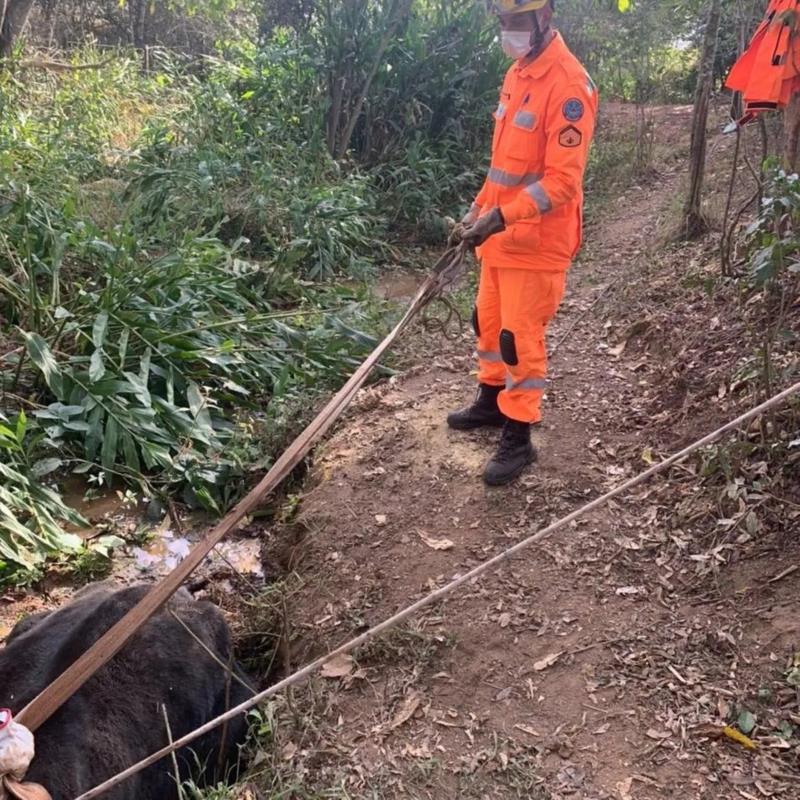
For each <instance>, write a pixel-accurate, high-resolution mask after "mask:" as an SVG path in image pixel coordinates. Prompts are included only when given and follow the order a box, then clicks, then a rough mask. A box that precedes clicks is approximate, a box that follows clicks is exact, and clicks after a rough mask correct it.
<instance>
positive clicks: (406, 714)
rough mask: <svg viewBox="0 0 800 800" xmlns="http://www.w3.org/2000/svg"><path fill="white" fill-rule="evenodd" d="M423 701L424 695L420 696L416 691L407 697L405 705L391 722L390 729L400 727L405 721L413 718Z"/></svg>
mask: <svg viewBox="0 0 800 800" xmlns="http://www.w3.org/2000/svg"><path fill="white" fill-rule="evenodd" d="M421 702H422V697H420V695H418V694H417V693H416V692H414V693H413V694H410V695H409V696H408V697H406V699H405V701H404V702H403V705H402V706H401V707H400V709H399V710H398V712H397V713H396V714H395V715H394V719H393V720H392V721H391V723H390V724H389V730H392V731H393V730H394V729H395V728H399V727H400V726H401V725H405V723H406V722H408V721H409V720H410V719H411V717H413V716H414V714H415V713H416V711H417V709H418V708H419V704H420V703H421Z"/></svg>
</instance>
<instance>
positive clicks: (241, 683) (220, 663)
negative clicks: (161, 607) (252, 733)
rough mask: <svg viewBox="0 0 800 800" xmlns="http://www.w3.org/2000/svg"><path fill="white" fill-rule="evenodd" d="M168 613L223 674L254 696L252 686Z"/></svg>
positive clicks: (171, 611) (177, 617)
mask: <svg viewBox="0 0 800 800" xmlns="http://www.w3.org/2000/svg"><path fill="white" fill-rule="evenodd" d="M169 613H170V614H172V616H173V617H175V619H176V620H177V621H178V622H179V623H180V624H181V626H182V627H183V629H184V630H185V631H186V633H188V634H189V636H191V637H192V639H194V640H195V642H197V644H199V645H200V647H202V648H203V650H205V651H206V653H207V654H208V655H209V657H210V658H212V659H213V660H214V661H215V662H216V663H217V664H218V665H219V666H220V667H222V669H223V671H224V672H227V673H228V674H229V675H230V677H232V678H233V679H234V680H235V681H236V682H237V683H238V684H239V685H240V686H243V687H244V688H245V689H247V691H248V692H250V694H251V695H255V691H254V690H253V687H252V686H248V685H247V683H246V682H245V681H243V680H242V679H241V678H240V677H239V676H238V675H237V674H236V672H235V670H233V669H231V668H230V667H228V666H227V665H226V664H225V662H224V661H223V660H222V659H221V658H220V657H219V656H218V655H217V654H216V653H215V652H214V651H213V650H211V648H210V647H209V646H208V645H207V644H206V643H205V642H204V641H203V640H202V639H201V638H200V637H199V636H198V635H197V634H196V633H195V632H194V631H193V630H192V629H191V628H190V627H189V626H188V625H187V624H186V623H185V622H184V621H183V620H182V619H181V618H180V617H179V616H178V615H177V614H176V613H175V611H173V610H172V609H170V610H169Z"/></svg>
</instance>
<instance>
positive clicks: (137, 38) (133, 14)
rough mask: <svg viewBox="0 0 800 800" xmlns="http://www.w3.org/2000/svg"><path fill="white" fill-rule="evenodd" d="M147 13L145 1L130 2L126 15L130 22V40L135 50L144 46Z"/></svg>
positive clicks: (135, 0) (133, 0)
mask: <svg viewBox="0 0 800 800" xmlns="http://www.w3.org/2000/svg"><path fill="white" fill-rule="evenodd" d="M146 13H147V0H130V2H129V3H128V14H129V16H130V20H131V40H132V41H133V46H134V47H135V48H136V49H137V50H141V49H142V48H143V47H144V45H145V37H144V22H145V14H146Z"/></svg>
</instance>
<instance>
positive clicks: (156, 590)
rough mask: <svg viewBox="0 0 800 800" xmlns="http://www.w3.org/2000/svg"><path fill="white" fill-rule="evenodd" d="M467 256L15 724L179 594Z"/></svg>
mask: <svg viewBox="0 0 800 800" xmlns="http://www.w3.org/2000/svg"><path fill="white" fill-rule="evenodd" d="M466 254H467V247H466V245H465V244H463V243H461V244H457V245H452V244H451V246H450V247H448V248H447V250H446V251H445V252H444V254H443V255H442V257H441V258H440V259H439V261H438V262H437V263H436V264H435V265H434V267H433V270H432V271H431V273H430V274H429V275H428V277H427V278H426V279H425V281H424V282H423V284H422V286H420V288H419V290H418V291H417V294H416V295H415V297H414V299H413V300H412V301H411V304H410V305H409V306H408V308H407V309H406V311H405V313H404V314H403V316H402V317H401V319H400V321H399V322H398V323H397V324H396V325H395V327H394V328H393V329H392V330H391V331H390V333H389V334H388V335H387V336H386V338H385V339H384V340H383V341H382V342H381V343H380V344H379V345H378V346H377V347H376V348H375V349H374V350H373V351H372V352H371V353H370V354H369V356H367V358H366V360H365V361H364V362H363V363H362V364H361V365H360V366H359V368H358V369H357V370H356V371H355V373H354V374H353V375H352V377H351V378H350V379H349V380H348V381H347V383H345V385H344V386H343V387H342V388H341V389H340V390H339V391H338V392H337V393H336V394H335V395H334V396H333V398H332V399H331V400H329V401H328V403H327V404H326V405H325V407H324V408H323V409H322V411H320V412H319V414H317V416H316V417H315V418H314V419H313V420H312V421H311V423H310V424H309V425H308V426H307V427H306V429H305V430H304V431H303V432H302V433H301V434H300V435H299V436H298V437H297V438H296V439H295V440H294V441H293V442H292V443H291V444H290V445H289V447H288V448H287V449H286V450H285V451H284V452H283V453H282V454H281V456H280V457H279V458H278V460H277V461H276V462H275V463H274V464H273V466H272V468H271V469H270V470H269V471H268V472H267V474H266V475H265V476H264V477H263V478H262V479H261V481H260V482H259V483H258V485H257V486H255V488H253V489H252V490H251V491H250V492H249V493H248V494H247V495H246V496H245V497H244V498H243V499H242V500H240V501H239V503H238V504H237V505H236V506H235V507H234V508H233V509H231V511H229V512H228V514H227V515H226V516H225V517H224V518H223V519H222V520H221V521H220V522H219V523H218V524H217V525H215V526H214V527H213V528H212V529H211V530H210V531H209V532H208V533H207V534H206V535H205V537H204V538H203V539H202V540H201V541H200V542H198V544H196V545H195V546H194V548H193V549H192V550H191V551H190V552H189V554H188V555H187V556H186V558H185V559H184V560H183V561H181V563H180V564H178V566H176V567H175V569H173V570H172V572H170V573H169V574H168V575H166V576H165V577H164V578H162V579H161V580H160V581H159V582H158V583H156V584H155V585H154V586H153V588H152V589H151V590H150V591H149V592H148V593H147V594H146V595H145V596H144V597H143V598H142V599H141V600H140V601H139V603H138V604H137V605H135V606H134V607H133V608H132V609H131V610H130V611H128V612H127V613H126V614H125V616H124V617H122V619H120V620H119V621H118V622H116V623H115V624H114V625H113V626H112V627H111V628H109V630H108V631H106V632H105V633H104V634H103V636H101V637H100V639H98V640H97V641H96V642H95V643H94V644H93V645H92V646H91V647H90V648H89V649H88V650H87V651H86V652H85V653H84V654H83V655H82V656H80V658H78V660H77V661H75V662H74V663H73V664H72V665H71V666H69V667H68V668H67V669H66V670H65V671H64V672H62V673H61V675H59V676H58V677H57V678H56V679H55V680H54V681H53V682H52V683H51V684H50V685H49V686H47V687H46V688H45V689H44V690H43V691H42V692H41V693H40V694H39V695H37V696H36V697H35V698H34V699H33V700H32V701H31V702H30V703H29V704H28V705H27V706H26V707H25V708H23V709H22V711H21V713H20V714H18V715H17V720H18V721H19V722H20V723H22V724H23V725H25V727H26V728H28V730H31V731H35V730H36V729H37V728H39V727H40V726H41V725H42V724H43V723H44V722H46V721H47V720H48V719H49V718H50V717H51V716H52V715H53V714H54V713H55V712H56V711H57V710H58V709H59V708H60V707H61V706H62V705H63V704H64V703H65V702H66V701H67V700H69V698H70V697H72V695H74V694H75V693H76V692H77V691H78V690H79V689H80V688H81V687H82V686H83V685H84V684H85V683H86V681H88V680H89V678H91V677H92V675H94V674H95V673H96V672H97V671H98V670H99V669H100V668H101V667H103V666H104V665H105V664H107V663H108V662H109V661H110V660H111V659H112V658H113V657H114V656H115V655H116V654H117V653H118V652H119V651H120V650H121V649H122V648H123V647H124V646H125V644H126V643H127V642H128V641H129V640H130V639H131V637H132V636H133V635H134V634H135V633H136V632H137V631H138V630H139V629H140V628H141V627H142V626H143V625H144V624H145V623H146V622H147V621H148V620H149V619H150V617H152V616H153V614H155V613H156V612H157V611H158V610H159V609H160V608H161V607H162V606H163V605H164V604H165V603H166V602H167V601H168V600H169V599H170V598H171V597H172V595H174V594H175V592H177V591H178V589H179V588H180V587H181V585H182V584H183V583H184V582H185V581H186V579H187V578H188V577H189V576H190V575H191V574H192V572H194V570H195V569H197V567H198V566H199V565H200V564H201V563H202V562H203V560H204V559H205V557H206V556H207V555H208V554H209V553H210V552H211V550H213V549H214V547H215V546H216V545H217V544H218V543H219V542H220V541H222V539H224V538H225V537H226V536H227V535H228V534H229V533H230V532H231V531H233V530H234V529H236V528H237V527H238V526H239V524H240V523H241V521H242V520H243V519H244V518H245V517H247V516H248V515H249V514H251V513H252V511H253V510H254V509H255V508H256V507H257V506H258V505H259V504H260V503H262V502H263V501H264V498H265V497H266V496H267V495H269V494H270V493H271V492H273V491H274V490H275V488H276V487H277V486H278V485H279V484H280V483H281V482H282V481H283V480H284V479H285V478H286V477H287V476H288V475H289V474H290V473H291V472H292V470H293V469H294V468H295V467H296V466H297V465H298V464H299V463H300V462H301V461H302V460H303V459H304V458H305V457H306V456H307V455H308V453H309V451H310V450H311V448H312V447H313V446H314V444H316V443H317V442H318V441H319V440H320V439H322V437H323V436H325V434H326V433H327V432H328V431H329V430H330V428H331V427H332V426H333V424H334V423H335V422H336V421H337V420H338V419H339V417H341V415H342V414H343V413H344V411H345V409H346V408H347V407H348V406H349V405H350V403H351V402H352V400H353V398H354V397H355V395H356V392H358V390H359V389H360V388H361V387H362V386H363V385H364V382H365V381H366V379H367V377H368V376H369V374H370V373H371V372H372V370H373V369H374V368H375V366H376V365H377V364H378V362H379V361H380V359H381V358H382V356H383V355H384V353H385V352H386V351H387V350H388V349H389V347H390V346H391V345H392V343H393V342H394V341H395V339H397V337H398V336H400V334H401V333H402V332H403V331H404V330H405V329H406V328H407V327H408V325H409V323H410V322H411V321H412V320H413V319H414V318H415V317H416V316H417V315H418V314H419V312H420V311H421V310H422V309H423V308H424V307H425V306H426V305H428V303H430V302H431V301H432V300H434V299H436V298H438V297H441V296H442V294H443V293H444V292H446V291H448V290H449V289H450V287H451V286H452V284H453V283H454V282H455V281H456V280H457V279H458V277H459V275H460V274H461V272H462V271H463V269H464V262H465V259H466Z"/></svg>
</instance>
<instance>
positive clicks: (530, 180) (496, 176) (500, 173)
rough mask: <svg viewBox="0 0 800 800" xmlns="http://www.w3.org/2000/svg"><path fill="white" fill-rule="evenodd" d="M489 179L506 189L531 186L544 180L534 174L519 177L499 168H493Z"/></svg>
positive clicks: (490, 170) (529, 173)
mask: <svg viewBox="0 0 800 800" xmlns="http://www.w3.org/2000/svg"><path fill="white" fill-rule="evenodd" d="M487 177H488V179H489V180H490V181H491V182H492V183H497V184H499V185H500V186H506V187H512V186H530V185H531V184H536V182H537V181H539V180H541V179H542V176H541V175H538V174H536V173H534V172H528V173H525V174H524V175H519V174H515V173H513V172H506V171H505V170H504V169H498V168H497V167H491V168H490V169H489V174H488V175H487Z"/></svg>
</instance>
